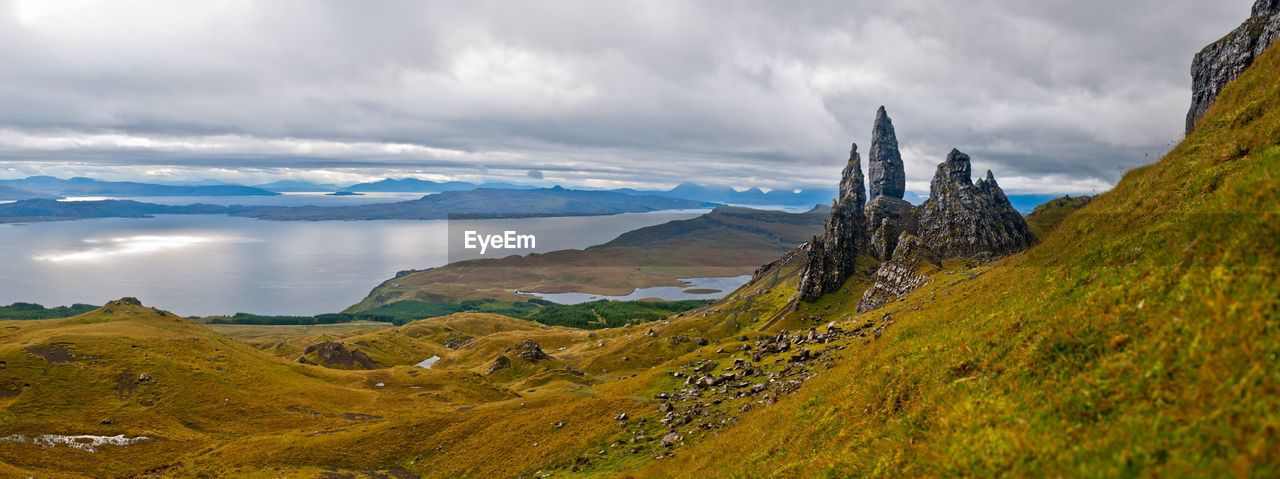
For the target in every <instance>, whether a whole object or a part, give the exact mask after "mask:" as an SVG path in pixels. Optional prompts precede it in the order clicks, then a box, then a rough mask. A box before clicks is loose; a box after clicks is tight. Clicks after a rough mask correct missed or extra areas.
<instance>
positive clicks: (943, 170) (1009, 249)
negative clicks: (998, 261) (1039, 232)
mask: <svg viewBox="0 0 1280 479" xmlns="http://www.w3.org/2000/svg"><path fill="white" fill-rule="evenodd" d="M971 170H972V166H971V164H970V162H969V155H966V154H964V153H961V152H960V151H959V150H954V149H953V150H951V153H949V154H947V160H946V161H944V162H942V164H940V165H938V170H937V172H935V173H934V175H933V182H932V183H930V185H929V200H928V201H925V202H924V204H923V205H921V207H920V210H921V211H920V225H919V233H920V238H921V239H922V240H924V243H925V245H926V246H927V247H928V248H930V249H932V250H933V251H934V252H936V253H938V255H939V256H940V257H942V258H957V257H964V258H978V259H992V258H998V257H1000V256H1004V255H1007V254H1011V253H1016V252H1018V251H1022V250H1024V249H1027V248H1029V247H1031V245H1032V244H1033V243H1034V242H1035V239H1034V236H1032V234H1031V231H1030V229H1028V228H1027V222H1026V221H1025V220H1023V218H1022V215H1021V214H1018V211H1017V210H1015V209H1013V205H1012V204H1010V203H1009V198H1008V197H1006V196H1005V195H1004V191H1003V190H1001V189H1000V186H999V185H997V184H996V179H995V177H994V176H993V175H992V174H991V172H990V171H988V172H987V177H986V178H984V179H980V180H978V182H977V183H971V180H970V173H971Z"/></svg>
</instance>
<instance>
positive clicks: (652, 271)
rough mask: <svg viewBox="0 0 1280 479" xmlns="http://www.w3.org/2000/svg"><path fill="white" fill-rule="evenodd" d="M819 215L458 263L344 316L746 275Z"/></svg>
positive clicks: (384, 292) (724, 212)
mask: <svg viewBox="0 0 1280 479" xmlns="http://www.w3.org/2000/svg"><path fill="white" fill-rule="evenodd" d="M826 214H827V213H826V208H817V209H815V210H813V211H810V212H807V213H785V212H780V211H767V210H755V209H749V208H735V207H719V208H716V209H715V210H714V211H712V212H711V213H708V214H705V215H702V216H699V217H697V218H693V219H689V220H682V221H671V222H668V223H664V224H661V225H656V226H651V227H647V228H641V229H638V230H635V231H631V232H627V233H624V234H622V235H621V236H619V237H618V238H616V239H614V240H613V241H610V242H608V243H605V244H603V245H599V246H593V247H590V248H587V249H585V250H561V251H553V252H550V253H545V254H530V255H527V256H512V257H507V258H500V259H480V260H470V261H461V262H456V263H450V264H448V265H445V266H441V267H438V268H432V269H428V270H425V271H415V272H410V273H407V274H404V275H400V276H398V277H396V278H393V279H390V280H387V281H385V282H383V283H382V284H381V285H379V286H378V287H376V288H374V290H373V291H371V292H370V293H369V296H368V297H366V298H365V299H364V300H363V301H361V302H360V303H359V304H356V305H354V306H352V307H351V308H348V309H347V310H346V311H345V312H347V313H356V312H361V311H366V310H370V309H374V308H377V307H379V306H382V305H384V304H387V303H391V302H395V301H405V300H413V301H423V302H428V303H439V302H461V301H466V300H472V299H500V300H506V301H524V300H526V299H528V297H527V296H521V295H518V294H515V293H514V292H513V291H515V290H520V291H536V292H542V293H565V292H583V293H590V294H600V295H624V294H628V293H630V292H631V291H633V290H634V289H636V288H645V287H653V286H682V285H683V284H682V283H681V282H680V281H678V279H679V278H698V277H710V276H737V275H742V274H750V273H751V272H752V271H754V270H755V269H756V268H757V267H759V266H760V265H761V264H764V263H767V262H769V261H772V260H774V259H775V258H777V257H778V255H779V254H781V253H783V252H786V251H788V250H790V249H792V248H794V247H796V245H798V244H800V243H803V242H805V241H807V240H808V239H809V238H810V237H811V236H813V235H814V234H815V233H817V232H819V231H821V230H822V222H823V220H824V219H825V218H826Z"/></svg>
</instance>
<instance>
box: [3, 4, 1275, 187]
mask: <svg viewBox="0 0 1280 479" xmlns="http://www.w3.org/2000/svg"><path fill="white" fill-rule="evenodd" d="M1251 3H1252V2H1251V1H1250V0H1230V1H1204V0H1134V1H1120V2H1117V1H1115V0H1049V1H1037V2H1026V1H1022V0H971V1H964V2H960V1H942V0H937V1H931V0H921V1H912V2H886V1H883V0H874V1H833V2H820V1H812V2H772V1H759V2H751V1H744V2H720V1H705V2H690V1H683V0H673V1H654V0H643V1H635V2H604V1H575V2H559V1H548V0H542V1H537V2H523V3H520V4H517V3H516V2H508V1H502V2H487V1H468V2H391V1H387V2H342V1H334V2H316V1H306V2H303V1H285V0H272V1H260V2H247V1H223V2H173V1H155V2H138V1H128V0H123V1H121V0H117V1H112V2H81V1H73V0H59V1H57V2H50V1H47V0H30V1H3V0H0V105H3V106H2V107H0V178H14V177H23V176H27V175H31V174H50V175H55V176H62V177H66V176H73V175H83V176H94V177H100V178H107V179H144V180H147V181H157V182H160V181H190V180H200V179H221V180H227V181H237V182H246V183H256V182H266V181H273V180H277V179H306V180H313V181H325V182H338V183H345V182H355V181H363V180H367V179H371V178H381V177H385V176H392V177H404V176H416V177H420V178H428V179H460V180H464V181H513V180H515V181H520V182H524V183H534V184H544V185H550V184H562V185H566V186H580V187H616V186H633V187H670V186H674V185H675V184H677V183H680V182H684V181H697V182H701V183H719V184H726V185H731V186H736V187H748V186H759V187H764V188H788V189H790V188H812V187H818V186H821V187H825V188H833V187H834V186H835V184H836V181H837V176H838V174H839V169H840V167H841V166H842V165H843V162H844V160H845V159H846V158H847V153H848V149H849V142H851V141H853V142H857V143H858V144H859V145H860V150H861V151H862V152H863V153H864V156H865V152H866V150H867V147H868V146H869V138H868V136H869V134H870V131H871V121H872V119H873V118H874V114H875V108H876V107H877V106H878V105H881V104H883V105H885V106H886V108H887V109H888V111H889V114H890V116H891V117H893V120H894V123H895V126H896V127H897V132H898V138H899V140H900V141H901V144H902V150H903V155H904V158H905V161H906V167H907V181H908V184H907V187H908V189H909V190H913V191H918V192H927V191H928V181H929V178H930V177H931V176H932V173H933V169H934V166H935V165H936V164H937V163H938V162H940V161H942V159H943V157H944V156H945V154H946V152H947V151H949V150H950V149H951V148H952V147H957V148H960V149H961V150H963V151H965V152H967V153H969V154H970V155H971V156H972V157H973V158H974V162H975V165H974V166H975V170H978V171H981V170H983V169H987V168H990V169H992V170H994V171H995V174H996V178H997V179H998V180H999V181H1000V184H1001V185H1002V186H1004V187H1005V189H1006V190H1007V191H1009V192H1010V193H1089V192H1090V191H1093V190H1095V189H1096V190H1099V191H1100V190H1103V189H1105V188H1108V187H1109V186H1110V185H1111V184H1112V183H1113V182H1114V181H1115V180H1116V179H1117V178H1118V175H1119V173H1120V172H1121V171H1122V170H1123V169H1124V168H1129V167H1133V166H1136V165H1140V164H1144V163H1148V162H1151V161H1154V160H1155V159H1156V158H1157V157H1158V156H1159V155H1160V154H1162V153H1163V152H1164V151H1167V150H1168V148H1170V146H1171V145H1172V144H1173V143H1174V142H1176V141H1178V140H1179V139H1180V137H1181V133H1182V125H1183V117H1184V115H1185V112H1186V109H1187V106H1188V104H1189V102H1190V95H1191V93H1190V83H1191V79H1190V75H1189V73H1188V68H1189V65H1190V61H1191V57H1192V55H1193V54H1194V53H1195V52H1196V51H1198V50H1199V49H1200V48H1201V47H1203V46H1204V45H1205V44H1207V43H1209V42H1211V41H1213V40H1215V39H1217V38H1219V37H1221V36H1222V35H1224V34H1225V33H1227V32H1228V31H1229V30H1230V29H1232V28H1234V27H1235V26H1236V25H1238V24H1239V23H1240V22H1241V21H1243V20H1244V18H1245V17H1246V16H1247V15H1248V13H1249V7H1250V4H1251Z"/></svg>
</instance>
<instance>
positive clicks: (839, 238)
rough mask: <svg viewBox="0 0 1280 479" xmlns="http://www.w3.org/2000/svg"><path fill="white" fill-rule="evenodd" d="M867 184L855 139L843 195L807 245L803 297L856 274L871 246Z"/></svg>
mask: <svg viewBox="0 0 1280 479" xmlns="http://www.w3.org/2000/svg"><path fill="white" fill-rule="evenodd" d="M864 188H865V184H864V182H863V179H862V158H861V157H860V156H859V155H858V145H857V144H856V143H855V144H854V145H853V147H852V149H851V150H850V151H849V163H848V164H847V165H846V166H845V168H844V172H843V173H842V174H841V179H840V199H838V200H836V201H835V203H834V204H833V205H832V206H831V214H830V215H829V216H827V221H826V229H825V231H824V232H823V234H822V236H814V237H813V239H812V240H810V241H809V244H808V245H807V248H808V252H807V256H806V258H805V267H804V273H803V275H802V276H801V277H800V291H799V296H800V299H802V300H804V301H812V300H815V299H818V298H819V297H821V296H822V295H823V294H826V293H829V292H832V291H835V290H837V289H839V288H840V285H842V284H844V281H845V280H846V279H848V278H849V276H852V275H853V274H854V271H855V269H856V266H857V259H858V255H860V254H864V253H866V252H867V249H868V243H869V239H868V234H867V226H866V221H867V219H866V216H865V213H864V212H863V208H864V207H865V206H866V201H867V198H866V193H865V189H864Z"/></svg>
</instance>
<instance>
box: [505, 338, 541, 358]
mask: <svg viewBox="0 0 1280 479" xmlns="http://www.w3.org/2000/svg"><path fill="white" fill-rule="evenodd" d="M506 352H508V353H515V355H516V357H519V358H521V359H524V360H525V361H535V362H536V361H541V360H543V359H550V358H551V356H547V353H544V352H542V347H540V346H538V342H537V341H534V340H532V339H526V340H524V341H520V342H518V343H516V344H514V345H512V346H511V347H509V348H507V351H506Z"/></svg>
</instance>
